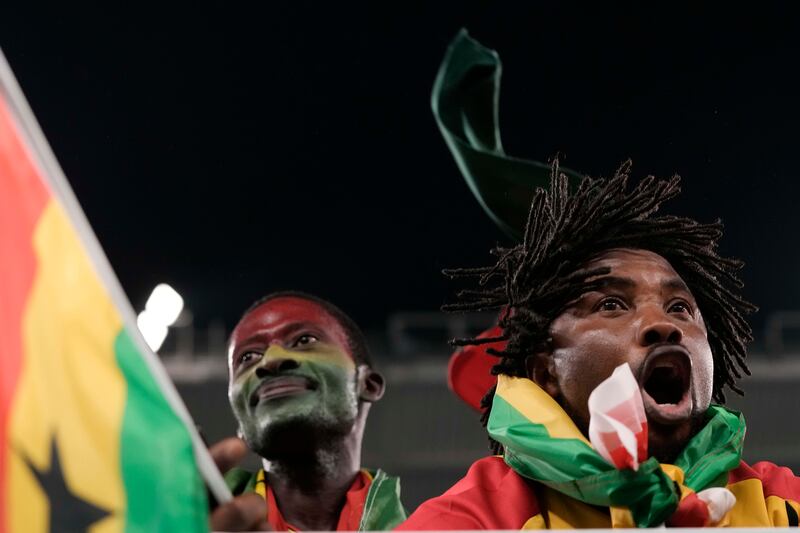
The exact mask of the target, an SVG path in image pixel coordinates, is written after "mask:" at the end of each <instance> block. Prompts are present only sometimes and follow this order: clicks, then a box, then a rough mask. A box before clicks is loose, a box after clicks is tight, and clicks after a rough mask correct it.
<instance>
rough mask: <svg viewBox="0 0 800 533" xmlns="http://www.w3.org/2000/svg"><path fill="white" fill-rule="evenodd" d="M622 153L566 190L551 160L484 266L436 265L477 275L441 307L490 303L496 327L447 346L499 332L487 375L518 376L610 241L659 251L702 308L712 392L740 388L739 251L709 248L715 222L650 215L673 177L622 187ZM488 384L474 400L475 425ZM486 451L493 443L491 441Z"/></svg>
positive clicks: (742, 310) (717, 233)
mask: <svg viewBox="0 0 800 533" xmlns="http://www.w3.org/2000/svg"><path fill="white" fill-rule="evenodd" d="M630 168H631V162H630V161H626V162H625V163H623V164H622V165H621V166H620V168H619V169H618V170H617V172H616V173H615V174H614V176H613V177H612V178H610V179H596V178H591V177H588V176H587V177H585V178H584V179H583V180H582V181H581V182H580V184H579V185H578V187H577V190H575V192H574V193H570V191H569V188H568V181H567V176H566V175H564V174H562V173H560V172H559V168H558V161H557V160H556V161H554V163H553V167H552V172H551V176H550V188H549V190H544V189H542V188H537V189H536V191H535V192H534V195H533V200H532V202H531V207H530V211H529V214H528V221H527V224H526V227H525V232H524V235H523V239H522V242H521V243H520V244H518V245H516V246H513V247H509V248H507V247H501V246H497V247H496V248H494V249H493V250H492V251H491V253H492V255H494V256H495V257H496V258H497V260H496V262H495V264H494V265H491V266H486V267H479V268H460V269H449V270H445V271H444V274H445V275H446V276H448V277H450V278H473V279H477V287H475V288H471V289H466V290H462V291H460V292H458V293H457V297H458V301H457V302H456V303H453V304H449V305H445V306H444V307H443V309H444V310H446V311H461V312H467V311H483V310H500V309H502V313H501V316H500V319H499V325H500V327H501V328H502V330H503V333H502V335H500V336H499V337H493V338H483V339H475V338H467V339H455V340H453V341H452V344H453V345H455V346H466V345H478V344H488V343H492V342H498V341H507V344H506V348H505V349H504V350H502V351H497V350H492V349H488V350H487V352H488V353H490V354H491V355H494V356H496V357H498V358H499V362H498V363H497V364H496V365H495V366H494V367H493V368H492V374H494V375H497V374H505V375H509V376H517V377H523V376H525V375H526V367H525V359H526V358H527V357H528V356H529V355H532V354H534V353H536V352H540V351H542V350H544V349H547V347H548V344H549V342H550V339H549V337H550V335H549V329H550V324H551V323H552V322H553V320H555V319H556V317H558V316H559V315H560V314H561V313H562V312H563V311H564V310H565V308H566V307H567V305H568V304H569V303H570V302H571V301H573V300H575V299H576V298H578V297H579V296H580V295H581V294H584V293H586V292H588V291H591V290H593V289H594V288H596V287H597V285H598V283H597V282H596V281H593V280H596V279H597V277H598V276H602V275H605V274H608V273H609V271H610V269H609V268H607V267H603V268H591V269H589V268H587V267H586V265H587V264H588V263H589V262H590V261H591V260H592V259H593V258H595V257H597V256H598V255H600V254H602V253H603V252H605V251H607V250H610V249H613V248H634V249H643V250H649V251H651V252H654V253H656V254H658V255H660V256H662V257H663V258H664V259H666V260H667V261H668V262H669V264H670V265H671V266H672V268H673V269H675V271H676V272H677V273H678V275H679V276H680V277H681V278H682V279H683V281H684V282H685V283H686V284H687V286H688V287H689V289H690V290H691V291H692V294H693V295H694V297H695V299H696V301H697V305H698V307H699V309H700V310H701V312H702V315H703V319H704V321H705V324H706V328H707V331H708V342H709V345H710V346H711V351H712V354H713V359H714V378H713V396H712V397H713V400H714V401H716V402H719V403H724V402H725V394H724V391H723V389H724V388H725V387H728V388H729V389H731V390H732V391H734V392H736V393H738V394H743V392H742V391H741V389H739V387H737V385H736V380H737V379H739V378H741V377H742V372H744V373H745V374H748V375H749V374H750V371H749V370H748V368H747V365H746V363H745V356H746V344H747V343H748V342H750V341H751V340H752V331H751V329H750V326H749V324H748V323H747V322H746V320H745V318H744V317H745V315H746V314H749V313H751V312H754V311H755V310H756V309H757V308H756V307H755V306H754V305H753V304H751V303H750V302H748V301H746V300H745V299H744V298H743V297H742V296H741V295H740V294H739V290H740V289H741V287H742V282H741V280H740V279H739V277H738V275H737V272H738V271H739V270H740V269H741V267H742V266H743V263H742V262H741V261H739V260H736V259H732V258H727V257H721V256H719V255H718V254H717V241H718V240H719V238H720V237H721V236H722V223H721V222H720V221H719V220H717V221H715V222H713V223H711V224H701V223H698V222H697V221H695V220H693V219H690V218H684V217H676V216H655V212H656V211H657V210H658V208H659V207H660V206H661V204H662V203H663V202H665V201H667V200H670V199H672V198H674V197H675V196H677V195H678V194H679V193H680V186H679V182H680V177H679V176H677V175H676V176H673V177H672V178H669V179H656V178H655V177H653V176H648V177H646V178H645V179H643V180H641V181H640V182H639V183H638V185H636V186H635V187H633V188H632V189H631V190H628V187H627V183H628V178H629V174H630ZM494 392H495V387H492V388H491V389H490V390H489V391H488V392H487V393H486V395H485V396H484V397H483V400H482V401H481V406H482V408H483V410H484V411H483V415H482V417H481V422H482V423H483V425H484V426H485V425H486V423H487V421H488V419H489V414H490V413H491V408H492V400H493V398H494ZM490 442H491V443H492V446H491V447H492V449H493V451H494V452H495V453H501V450H502V447H501V446H500V445H499V443H497V442H494V441H491V439H490Z"/></svg>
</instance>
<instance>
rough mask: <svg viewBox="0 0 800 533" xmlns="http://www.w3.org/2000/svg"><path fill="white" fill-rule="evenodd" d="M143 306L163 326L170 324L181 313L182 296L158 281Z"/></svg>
mask: <svg viewBox="0 0 800 533" xmlns="http://www.w3.org/2000/svg"><path fill="white" fill-rule="evenodd" d="M144 308H145V310H146V311H147V312H148V313H149V314H151V315H152V316H153V319H154V320H156V321H157V323H159V324H161V325H163V326H164V327H167V326H171V325H172V324H174V323H175V321H176V320H177V319H178V315H180V314H181V310H182V309H183V298H181V295H180V294H178V293H177V291H175V289H173V288H172V287H170V286H169V285H167V284H166V283H160V284H158V285H156V288H155V289H153V293H152V294H151V295H150V298H148V299H147V303H146V304H145V306H144Z"/></svg>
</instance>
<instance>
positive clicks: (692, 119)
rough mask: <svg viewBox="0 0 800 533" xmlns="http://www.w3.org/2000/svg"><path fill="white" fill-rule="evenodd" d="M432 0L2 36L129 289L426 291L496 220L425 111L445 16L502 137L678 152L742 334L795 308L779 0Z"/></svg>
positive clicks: (656, 158) (202, 294)
mask: <svg viewBox="0 0 800 533" xmlns="http://www.w3.org/2000/svg"><path fill="white" fill-rule="evenodd" d="M427 4H428V5H426V6H425V7H418V8H415V7H413V6H410V5H408V4H407V3H404V2H397V3H383V2H376V3H371V4H365V5H360V6H357V5H348V4H342V3H339V2H337V3H326V4H325V5H322V3H320V5H317V4H312V3H305V2H269V3H264V4H262V7H261V9H260V10H257V11H254V10H246V9H243V8H241V7H232V6H227V5H223V4H218V5H216V6H208V7H203V8H198V7H192V8H189V7H187V8H185V9H174V10H165V9H166V8H163V7H162V8H159V9H158V10H154V11H145V10H144V9H141V8H140V9H137V10H136V11H130V12H128V11H124V10H119V11H103V10H92V11H85V12H81V11H77V10H75V8H74V7H73V6H71V5H69V6H63V5H62V6H61V7H58V8H56V10H55V11H54V10H53V9H52V8H48V9H44V8H41V7H37V6H30V5H29V6H28V7H24V8H19V7H18V9H17V10H14V11H10V10H8V9H7V8H3V9H2V12H0V46H2V49H3V51H4V52H5V54H6V55H7V57H8V60H9V62H10V63H11V65H12V68H13V69H14V70H15V72H16V75H17V77H18V78H19V80H20V83H21V85H22V87H23V89H24V91H25V93H26V95H27V97H28V99H29V100H30V102H31V105H32V107H33V109H34V111H35V112H36V114H37V116H38V118H39V120H40V121H41V123H42V126H43V129H44V131H45V133H46V135H47V136H48V138H49V140H50V142H51V144H52V145H53V148H54V150H55V152H56V154H57V156H58V158H59V160H60V162H61V164H62V166H63V167H64V170H65V172H66V174H67V176H68V177H69V179H70V181H71V183H72V185H73V187H74V189H75V192H76V194H77V196H78V198H79V200H80V201H81V203H82V205H83V207H84V209H85V211H86V213H87V215H88V217H89V219H90V221H91V223H92V224H93V226H94V229H95V231H96V232H97V234H98V236H99V238H100V241H101V242H102V244H103V246H104V248H105V250H106V253H107V254H108V256H109V257H110V259H111V262H112V264H113V266H114V267H115V269H116V271H117V274H118V276H119V277H120V279H121V281H122V284H123V286H124V287H125V289H126V290H127V292H128V294H129V296H130V297H131V300H132V301H133V303H134V306H135V307H136V308H137V309H138V308H141V307H142V306H143V304H144V300H145V299H146V297H147V295H148V294H149V291H150V290H151V289H152V287H153V286H154V285H155V284H157V283H159V282H162V281H165V282H168V283H170V284H172V285H173V286H174V287H176V288H177V289H178V290H179V291H180V292H181V293H182V294H183V295H184V297H185V298H186V300H187V305H188V306H189V307H190V308H191V309H192V310H193V311H194V314H195V318H196V322H198V323H199V324H200V325H202V324H204V323H206V322H207V321H208V320H210V319H212V318H214V317H219V318H222V319H224V320H226V322H227V323H228V325H229V326H231V325H233V323H234V322H235V320H236V318H237V317H238V315H239V313H240V312H241V310H242V309H243V308H244V307H245V306H247V305H248V304H249V303H250V302H251V301H252V300H254V299H255V298H257V297H258V296H260V295H262V294H264V293H266V292H269V291H271V290H275V289H279V288H297V289H304V290H308V291H312V292H316V293H319V294H321V295H323V296H325V297H328V298H330V299H332V300H333V301H334V302H336V303H338V304H340V305H341V306H342V307H343V308H345V309H346V310H348V311H351V312H352V314H353V315H354V316H355V318H356V319H357V320H358V321H360V322H361V323H362V324H364V325H365V326H367V327H382V325H383V323H384V321H385V317H386V316H387V314H388V313H390V312H392V311H394V310H409V309H436V308H438V306H439V305H440V304H441V303H442V302H444V301H445V300H446V299H447V298H448V297H449V295H450V294H451V292H452V291H451V289H452V287H451V286H450V285H449V284H448V283H447V282H446V281H445V280H444V279H442V277H441V275H440V274H439V271H440V270H441V268H443V267H445V266H462V265H474V264H482V263H483V261H484V260H485V259H487V257H488V256H487V254H486V251H487V250H488V248H489V247H490V246H491V245H492V244H494V242H495V241H497V240H498V239H503V236H502V235H501V233H500V232H499V230H496V229H495V228H494V227H493V226H492V224H491V223H490V221H489V219H488V218H487V217H486V216H485V215H484V213H483V212H482V211H481V209H480V208H479V206H478V204H477V202H476V201H475V200H474V199H473V198H472V196H471V194H470V192H469V191H468V189H467V187H466V185H465V183H464V181H463V180H462V178H461V176H460V174H459V173H458V171H457V169H456V166H455V164H454V163H453V161H452V159H451V157H450V154H449V152H448V151H447V149H446V147H445V145H444V142H443V141H442V139H441V137H440V136H439V133H438V131H437V129H436V126H435V123H434V120H433V118H432V115H431V113H430V106H429V97H430V89H431V85H432V83H433V79H434V76H435V74H436V70H437V68H438V65H439V63H440V61H441V59H442V56H443V54H444V51H445V49H446V46H447V44H448V42H449V41H450V39H451V38H452V37H453V36H454V35H455V34H456V32H457V30H458V29H459V28H461V27H467V28H468V29H469V31H470V33H471V34H472V35H473V36H474V37H476V38H477V39H478V40H480V41H481V42H483V43H484V44H485V45H487V46H489V47H491V48H494V49H496V50H498V52H499V53H500V56H501V58H502V60H503V63H504V77H503V88H502V98H501V127H502V133H503V139H504V144H505V147H506V150H507V152H509V153H511V154H513V155H517V156H521V157H528V158H534V159H539V160H546V159H548V158H549V157H551V156H552V155H554V154H555V153H561V154H562V156H563V162H564V164H565V165H567V166H569V167H572V168H575V169H577V170H580V171H584V172H590V173H594V174H601V175H608V174H610V173H611V172H612V171H613V170H614V168H615V167H616V166H617V164H618V163H619V162H620V161H621V160H623V159H625V158H627V157H631V158H632V159H633V161H634V171H635V173H636V174H637V175H643V174H647V173H655V174H658V175H669V174H672V173H679V174H681V175H682V176H683V178H684V191H685V194H684V196H683V197H682V198H680V199H679V200H677V201H675V202H673V204H672V206H671V208H669V209H668V211H670V212H673V213H680V214H692V215H694V216H697V217H698V218H700V219H702V220H711V219H713V218H715V217H717V216H720V217H722V218H723V220H724V222H725V223H726V227H727V234H726V238H725V239H724V242H723V250H724V251H725V252H727V253H731V254H735V255H738V256H740V257H742V258H743V259H745V260H746V261H747V263H748V266H747V269H746V271H745V273H744V278H745V281H746V283H747V288H746V292H747V294H748V296H750V297H751V298H752V299H753V300H755V301H756V302H757V303H758V304H760V305H761V307H762V311H761V313H759V315H757V316H756V317H755V319H754V324H755V325H756V328H757V335H759V336H760V329H759V328H761V325H762V324H763V320H764V317H765V316H766V315H767V314H768V313H769V312H770V311H773V310H778V309H791V308H800V304H798V302H800V280H799V279H798V272H800V250H798V244H800V239H798V236H797V233H798V228H800V208H799V207H798V195H799V194H800V184H799V183H798V180H797V173H798V170H799V169H800V150H798V148H797V144H798V137H799V135H798V131H797V125H798V118H800V104H798V94H800V87H798V74H797V70H798V57H800V53H799V52H800V42H799V41H800V37H798V35H800V32H799V31H798V29H800V19H798V17H797V16H796V15H795V13H794V12H793V10H792V9H791V7H790V6H791V4H789V3H786V4H776V5H764V4H761V3H759V4H758V5H757V6H756V4H750V5H749V6H748V7H747V8H741V10H738V11H737V10H735V9H734V5H733V4H723V3H714V4H711V3H692V4H685V5H683V4H676V3H664V4H661V6H662V8H652V7H650V6H649V5H648V6H645V5H643V4H639V3H632V2H631V3H613V4H611V3H603V5H596V4H593V5H589V6H580V5H577V4H565V3H558V5H556V3H555V2H551V3H543V2H537V3H526V6H525V7H522V6H521V4H522V3H519V4H520V5H517V4H512V3H503V4H501V3H499V2H478V3H469V2H448V3H444V2H428V3H427ZM23 10H25V12H23Z"/></svg>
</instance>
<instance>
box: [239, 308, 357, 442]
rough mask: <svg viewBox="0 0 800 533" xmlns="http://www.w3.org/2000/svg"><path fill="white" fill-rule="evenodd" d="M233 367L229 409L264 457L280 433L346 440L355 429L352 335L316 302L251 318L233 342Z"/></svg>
mask: <svg viewBox="0 0 800 533" xmlns="http://www.w3.org/2000/svg"><path fill="white" fill-rule="evenodd" d="M228 365H229V370H230V381H229V384H228V397H229V399H230V402H231V407H232V408H233V412H234V415H235V416H236V419H237V420H238V422H239V426H240V429H241V431H242V434H243V436H244V438H245V440H246V441H247V442H248V444H249V445H250V447H251V448H252V449H253V450H256V451H257V452H259V453H261V451H263V450H265V449H266V447H267V445H268V443H269V442H270V440H271V438H272V437H274V435H275V434H276V433H277V432H280V431H281V428H285V427H289V426H292V427H300V426H302V427H307V428H310V429H314V430H317V431H322V432H328V433H330V432H337V433H338V432H342V433H346V432H347V431H349V430H350V428H351V427H352V425H353V423H354V422H355V419H356V415H357V414H358V391H357V383H356V364H355V362H354V361H353V358H352V355H351V353H350V349H349V343H348V340H347V334H346V333H345V331H344V329H343V328H342V326H341V325H340V324H339V323H338V322H337V321H336V319H335V318H334V317H333V316H331V315H330V314H329V313H328V312H327V311H326V310H325V309H324V308H322V307H321V306H320V305H319V304H317V303H316V302H313V301H310V300H306V299H303V298H300V297H294V296H286V297H278V298H275V299H272V300H269V301H267V302H265V303H264V304H262V305H260V306H258V307H257V308H255V309H254V310H252V311H251V312H249V313H248V314H247V315H246V316H245V317H244V318H242V320H241V321H240V322H239V324H238V325H237V326H236V328H235V329H234V331H233V334H232V335H231V341H230V345H229V350H228ZM262 455H264V453H262Z"/></svg>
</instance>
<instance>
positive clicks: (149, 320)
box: [136, 309, 167, 352]
mask: <svg viewBox="0 0 800 533" xmlns="http://www.w3.org/2000/svg"><path fill="white" fill-rule="evenodd" d="M136 325H137V326H139V331H141V332H142V335H143V336H144V340H145V341H147V345H148V346H150V349H151V350H153V351H154V352H155V351H158V349H159V348H161V344H162V343H163V342H164V339H166V338H167V326H165V325H164V324H163V323H162V322H161V319H160V318H159V317H158V316H156V315H154V314H152V313H151V312H150V311H149V310H147V309H146V310H144V311H142V312H141V313H139V316H138V317H137V318H136Z"/></svg>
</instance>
